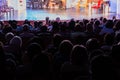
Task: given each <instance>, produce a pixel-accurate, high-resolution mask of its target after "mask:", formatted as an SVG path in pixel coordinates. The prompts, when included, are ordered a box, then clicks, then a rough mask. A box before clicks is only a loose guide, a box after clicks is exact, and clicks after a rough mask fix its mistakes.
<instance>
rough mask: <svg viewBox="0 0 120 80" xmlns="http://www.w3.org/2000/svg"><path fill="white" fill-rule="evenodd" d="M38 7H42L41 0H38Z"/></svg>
mask: <svg viewBox="0 0 120 80" xmlns="http://www.w3.org/2000/svg"><path fill="white" fill-rule="evenodd" d="M38 8H40V9H43V0H38Z"/></svg>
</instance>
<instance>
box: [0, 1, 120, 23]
mask: <svg viewBox="0 0 120 80" xmlns="http://www.w3.org/2000/svg"><path fill="white" fill-rule="evenodd" d="M7 1H8V2H7V3H8V6H12V7H14V9H15V10H14V14H13V13H11V14H9V13H8V14H7V13H4V14H2V16H1V15H0V20H20V21H21V20H25V19H28V20H45V17H49V18H50V19H51V20H55V19H56V17H60V18H61V20H69V19H71V18H74V19H76V20H81V19H83V18H85V19H90V18H99V17H106V18H112V17H113V16H117V18H119V15H117V13H116V12H114V13H108V12H103V11H101V10H98V9H97V10H96V9H91V5H89V4H88V6H89V7H87V8H84V7H79V8H76V5H72V7H71V4H70V3H72V2H70V0H69V2H65V3H66V5H67V8H66V9H54V8H49V9H32V8H31V7H30V8H26V7H27V3H26V1H27V0H17V1H18V2H15V1H16V0H7ZM63 1H67V0H63ZM71 1H74V2H75V1H78V0H71ZM68 4H69V5H68ZM74 4H76V3H74ZM112 10H114V9H112Z"/></svg>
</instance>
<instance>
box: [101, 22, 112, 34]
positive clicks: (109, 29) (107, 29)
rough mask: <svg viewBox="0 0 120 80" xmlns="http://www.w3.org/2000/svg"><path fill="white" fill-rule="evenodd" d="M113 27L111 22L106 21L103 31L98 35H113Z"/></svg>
mask: <svg viewBox="0 0 120 80" xmlns="http://www.w3.org/2000/svg"><path fill="white" fill-rule="evenodd" d="M113 26H114V23H113V21H112V20H108V21H107V22H106V24H105V26H104V27H103V29H102V30H101V31H100V33H99V35H105V34H106V33H109V34H113V33H114V30H113Z"/></svg>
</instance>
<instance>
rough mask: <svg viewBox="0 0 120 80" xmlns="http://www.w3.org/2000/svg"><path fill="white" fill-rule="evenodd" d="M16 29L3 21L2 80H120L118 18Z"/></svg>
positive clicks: (28, 24)
mask: <svg viewBox="0 0 120 80" xmlns="http://www.w3.org/2000/svg"><path fill="white" fill-rule="evenodd" d="M18 23H19V22H18V21H16V20H9V21H8V23H7V24H5V23H4V21H0V73H1V75H0V79H1V80H103V79H106V80H120V69H119V67H120V54H119V53H120V49H119V48H120V21H119V20H117V19H116V17H115V16H114V17H113V18H112V19H111V20H110V19H107V18H104V17H101V18H100V19H97V18H95V19H94V18H92V19H90V20H88V19H83V20H74V19H71V20H68V21H62V20H61V19H60V17H57V18H56V20H55V21H52V20H50V19H49V17H46V19H45V21H35V22H34V24H31V22H30V21H29V20H27V19H26V20H25V21H24V23H23V25H18ZM4 76H5V77H4Z"/></svg>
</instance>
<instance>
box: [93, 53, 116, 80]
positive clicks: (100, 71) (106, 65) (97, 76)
mask: <svg viewBox="0 0 120 80" xmlns="http://www.w3.org/2000/svg"><path fill="white" fill-rule="evenodd" d="M91 70H92V80H102V79H104V80H113V74H114V73H112V64H111V58H109V57H107V56H103V55H100V56H96V58H94V60H92V63H91Z"/></svg>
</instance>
